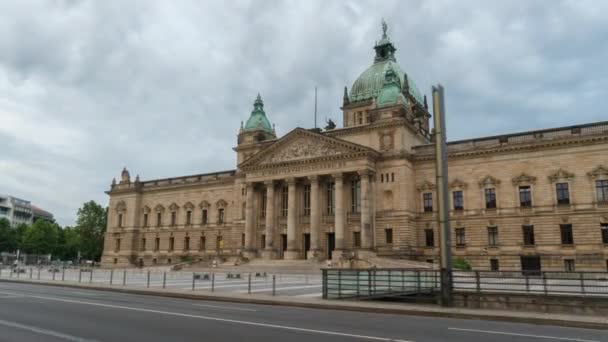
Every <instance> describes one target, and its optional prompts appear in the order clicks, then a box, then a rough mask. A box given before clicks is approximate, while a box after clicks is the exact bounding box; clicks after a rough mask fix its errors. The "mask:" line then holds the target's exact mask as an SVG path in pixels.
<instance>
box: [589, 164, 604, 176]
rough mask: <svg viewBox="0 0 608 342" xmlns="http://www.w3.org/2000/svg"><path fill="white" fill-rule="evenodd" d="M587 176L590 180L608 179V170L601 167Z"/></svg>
mask: <svg viewBox="0 0 608 342" xmlns="http://www.w3.org/2000/svg"><path fill="white" fill-rule="evenodd" d="M587 176H589V178H591V179H595V178H599V177H602V176H604V177H607V176H608V169H607V168H605V167H604V166H603V165H600V166H598V167H596V168H595V169H593V171H591V172H588V173H587Z"/></svg>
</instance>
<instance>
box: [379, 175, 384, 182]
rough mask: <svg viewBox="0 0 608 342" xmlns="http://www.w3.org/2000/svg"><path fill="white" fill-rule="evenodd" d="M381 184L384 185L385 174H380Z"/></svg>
mask: <svg viewBox="0 0 608 342" xmlns="http://www.w3.org/2000/svg"><path fill="white" fill-rule="evenodd" d="M380 183H384V173H381V174H380Z"/></svg>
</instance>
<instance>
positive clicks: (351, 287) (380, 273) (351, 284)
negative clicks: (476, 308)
mask: <svg viewBox="0 0 608 342" xmlns="http://www.w3.org/2000/svg"><path fill="white" fill-rule="evenodd" d="M452 278H453V290H454V292H457V293H458V292H463V293H471V292H478V293H481V292H484V293H491V292H492V293H496V292H498V293H513V294H540V295H547V296H549V295H556V296H558V295H562V296H563V295H571V296H597V297H608V272H536V273H525V272H522V271H512V272H505V271H501V272H492V271H454V272H453V276H452ZM322 280H323V298H325V299H333V298H339V299H343V298H362V299H363V298H382V297H403V298H407V297H408V296H409V297H411V296H412V295H433V294H435V293H436V292H437V291H438V290H439V288H440V283H439V271H437V270H429V269H323V278H322Z"/></svg>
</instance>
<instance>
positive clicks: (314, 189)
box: [307, 176, 321, 260]
mask: <svg viewBox="0 0 608 342" xmlns="http://www.w3.org/2000/svg"><path fill="white" fill-rule="evenodd" d="M308 179H310V250H309V251H308V256H307V257H308V259H315V260H316V259H318V258H319V257H320V254H321V248H320V247H321V246H320V242H321V241H320V236H321V206H320V203H319V202H320V201H319V176H310V177H308Z"/></svg>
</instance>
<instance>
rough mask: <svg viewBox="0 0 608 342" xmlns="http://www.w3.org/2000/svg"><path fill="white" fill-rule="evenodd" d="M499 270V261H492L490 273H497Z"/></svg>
mask: <svg viewBox="0 0 608 342" xmlns="http://www.w3.org/2000/svg"><path fill="white" fill-rule="evenodd" d="M499 269H500V267H499V265H498V259H490V271H495V272H497V271H498V270H499Z"/></svg>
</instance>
